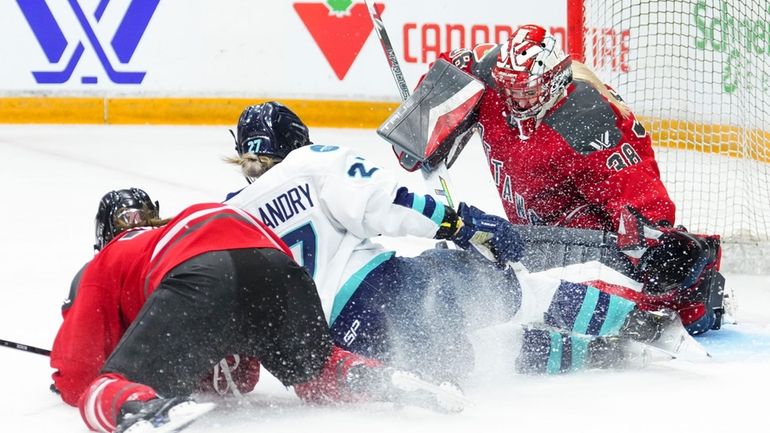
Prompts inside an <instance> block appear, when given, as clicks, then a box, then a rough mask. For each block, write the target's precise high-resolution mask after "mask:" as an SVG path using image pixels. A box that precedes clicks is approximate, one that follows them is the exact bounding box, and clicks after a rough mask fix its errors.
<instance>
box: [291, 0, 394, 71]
mask: <svg viewBox="0 0 770 433" xmlns="http://www.w3.org/2000/svg"><path fill="white" fill-rule="evenodd" d="M374 7H375V8H376V9H377V12H379V13H380V14H382V11H383V10H385V5H384V4H381V3H375V4H374ZM294 10H296V11H297V15H299V17H300V19H301V20H302V22H303V23H304V24H305V27H307V30H308V31H309V32H310V35H311V36H313V40H315V43H316V45H318V48H320V49H321V52H322V53H323V55H324V57H326V61H328V62H329V65H331V67H332V69H333V70H334V73H335V74H336V75H337V78H339V79H340V80H342V79H343V78H345V75H346V74H347V73H348V71H349V70H350V67H351V66H352V65H353V62H354V61H355V60H356V57H358V53H359V52H361V48H363V46H364V43H365V42H366V39H367V38H368V37H369V34H370V33H371V32H372V29H373V28H374V26H373V25H372V19H371V18H370V17H369V11H367V9H366V5H365V4H363V3H358V4H355V5H353V7H351V8H350V9H349V10H348V13H349V15H345V16H337V15H334V14H333V13H332V12H331V11H330V10H329V8H328V7H327V6H326V5H325V4H323V3H294Z"/></svg>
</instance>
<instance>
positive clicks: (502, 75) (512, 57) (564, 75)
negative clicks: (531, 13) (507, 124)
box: [492, 24, 572, 121]
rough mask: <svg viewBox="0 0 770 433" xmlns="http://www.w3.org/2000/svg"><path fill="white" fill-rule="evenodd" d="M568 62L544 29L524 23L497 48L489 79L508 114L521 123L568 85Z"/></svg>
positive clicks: (548, 106) (553, 100) (552, 37)
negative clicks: (493, 83) (498, 50)
mask: <svg viewBox="0 0 770 433" xmlns="http://www.w3.org/2000/svg"><path fill="white" fill-rule="evenodd" d="M571 65H572V59H570V57H569V56H567V55H566V54H564V52H563V51H562V50H561V49H560V48H559V47H558V45H557V41H556V38H555V37H554V36H553V35H552V34H550V33H549V32H548V31H547V30H546V29H544V28H543V27H540V26H538V25H534V24H527V25H524V26H521V27H519V28H518V29H516V31H515V32H513V34H512V35H511V37H510V38H509V39H508V42H506V43H505V44H503V45H502V46H501V47H500V54H499V55H498V57H497V64H496V65H495V67H493V68H492V77H493V78H494V80H495V83H496V84H497V87H498V92H500V94H501V95H502V96H503V97H504V98H505V100H506V104H507V105H508V109H509V110H510V115H511V117H512V118H513V119H514V120H517V121H521V120H524V119H527V118H530V117H537V116H538V115H539V114H540V113H541V112H542V111H543V110H547V109H548V108H550V107H551V106H552V105H553V104H554V103H555V102H556V100H557V98H558V96H559V95H560V94H561V93H562V92H563V91H564V89H565V88H566V87H567V85H569V83H570V82H572V67H571Z"/></svg>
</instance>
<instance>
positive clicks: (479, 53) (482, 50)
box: [473, 44, 499, 62]
mask: <svg viewBox="0 0 770 433" xmlns="http://www.w3.org/2000/svg"><path fill="white" fill-rule="evenodd" d="M497 46H499V45H497V44H479V45H476V46H475V47H474V48H473V59H474V60H475V61H477V62H480V61H481V59H483V58H484V56H486V55H487V54H489V53H492V52H493V51H494V50H493V49H494V48H495V47H497ZM495 54H497V53H496V52H495Z"/></svg>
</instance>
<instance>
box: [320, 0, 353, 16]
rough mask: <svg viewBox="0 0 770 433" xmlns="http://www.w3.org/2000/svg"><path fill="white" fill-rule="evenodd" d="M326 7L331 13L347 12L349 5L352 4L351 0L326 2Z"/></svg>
mask: <svg viewBox="0 0 770 433" xmlns="http://www.w3.org/2000/svg"><path fill="white" fill-rule="evenodd" d="M326 4H327V5H329V9H331V10H332V12H338V13H339V12H347V10H348V9H350V5H352V4H353V0H327V2H326Z"/></svg>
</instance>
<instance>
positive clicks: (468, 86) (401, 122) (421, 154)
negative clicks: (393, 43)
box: [377, 60, 484, 172]
mask: <svg viewBox="0 0 770 433" xmlns="http://www.w3.org/2000/svg"><path fill="white" fill-rule="evenodd" d="M483 94H484V84H483V83H482V82H481V81H479V80H477V79H476V78H474V77H473V76H471V75H469V74H467V73H465V72H463V71H462V70H460V69H458V68H457V67H455V66H454V65H452V64H451V63H449V62H447V61H445V60H438V61H437V62H436V63H435V64H434V65H433V66H432V67H431V68H430V70H429V71H428V73H427V74H426V75H425V78H424V79H423V80H422V82H421V83H420V84H419V85H418V86H417V88H416V89H415V91H414V93H412V95H411V96H410V97H409V98H408V99H407V100H406V101H404V102H403V103H402V104H401V105H400V106H399V108H398V109H397V110H396V111H395V112H394V113H393V114H392V115H391V116H390V117H388V119H387V120H386V121H385V122H384V123H383V124H382V125H380V127H379V128H378V129H377V133H378V134H379V135H380V136H381V137H383V138H384V139H385V140H387V141H388V142H389V143H390V144H391V145H392V146H393V151H394V152H395V153H396V157H397V158H398V161H399V163H400V164H401V166H402V167H403V168H404V169H406V170H408V171H414V170H417V169H418V168H422V169H423V170H424V171H426V172H431V171H433V170H435V169H436V168H437V167H439V165H440V164H442V163H443V164H445V165H446V167H447V168H448V167H451V165H452V164H453V163H454V161H455V160H456V159H457V156H458V155H459V154H460V152H461V151H462V149H463V148H464V147H465V145H466V144H467V143H468V140H470V138H471V137H472V136H473V131H474V129H473V126H474V125H475V124H476V120H477V110H476V107H477V106H478V104H479V101H481V96H482V95H483Z"/></svg>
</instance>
